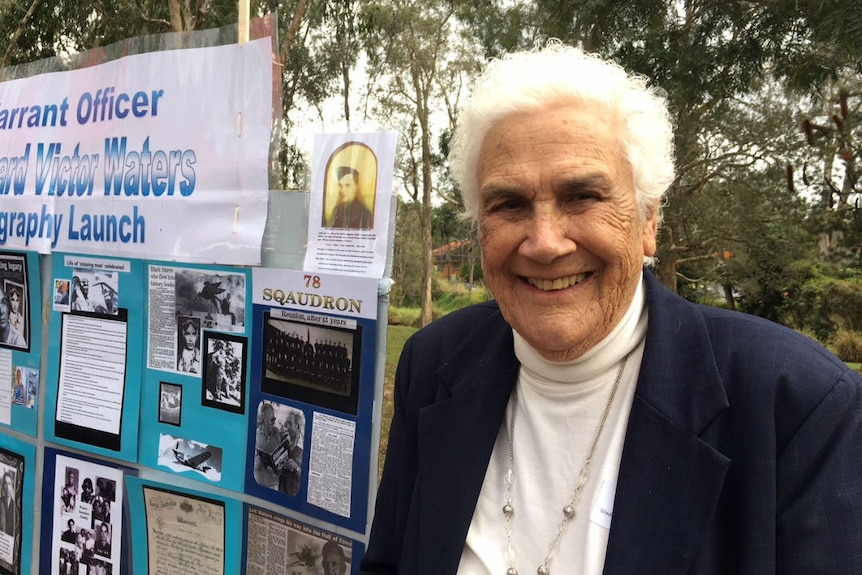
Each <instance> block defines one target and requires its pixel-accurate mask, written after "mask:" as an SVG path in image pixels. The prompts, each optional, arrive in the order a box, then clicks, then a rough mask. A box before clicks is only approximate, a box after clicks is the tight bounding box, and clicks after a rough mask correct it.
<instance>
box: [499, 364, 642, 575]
mask: <svg viewBox="0 0 862 575" xmlns="http://www.w3.org/2000/svg"><path fill="white" fill-rule="evenodd" d="M627 361H628V356H626V357H624V358H623V360H622V361H621V362H620V368H619V370H618V371H617V376H616V378H615V379H614V383H613V386H612V387H611V393H610V395H609V396H608V401H607V403H606V404H605V409H604V411H602V417H601V419H600V420H599V424H598V426H596V431H595V433H594V434H593V442H592V444H591V445H590V450H589V452H588V453H587V457H586V459H584V465H583V467H581V472H580V473H579V474H578V481H577V483H576V484H575V490H574V491H573V492H572V496H571V497H570V498H569V502H568V503H566V505H565V506H563V517H562V519H560V523H559V525H558V526H557V533H556V535H554V538H553V539H552V540H551V543H550V544H549V545H548V551H547V554H546V555H545V559H544V561H542V564H541V565H539V567H538V569H536V573H537V574H538V575H549V574H550V572H551V571H550V568H549V565H550V563H551V557H552V556H553V554H554V551H556V550H557V547H559V545H560V539H561V538H562V537H563V533H564V532H565V530H566V526H567V525H568V524H569V520H570V519H571V518H572V517H574V516H575V508H576V507H577V505H578V500H579V499H580V497H581V490H582V489H583V488H584V485H586V483H587V478H588V477H589V475H590V467H591V465H592V463H593V455H594V454H595V451H596V444H598V442H599V436H601V434H602V429H604V427H605V422H606V421H607V420H608V414H609V413H610V411H611V405H612V404H613V402H614V396H615V395H616V394H617V388H618V387H619V386H620V380H621V379H622V377H623V371H624V370H625V368H626V362H627ZM517 412H518V388H517V386H516V387H515V389H513V390H512V414H511V417H510V419H509V463H508V465H507V467H506V503H505V504H504V505H503V516H504V517H505V518H506V564H507V569H506V575H518V570H517V569H515V565H514V563H515V550H514V545H513V543H512V532H513V527H512V519H513V517H514V515H515V508H514V507H513V506H512V484H513V483H514V481H515V415H516V414H517Z"/></svg>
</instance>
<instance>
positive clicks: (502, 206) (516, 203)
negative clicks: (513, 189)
mask: <svg viewBox="0 0 862 575" xmlns="http://www.w3.org/2000/svg"><path fill="white" fill-rule="evenodd" d="M526 205H527V202H526V200H523V199H520V198H511V199H507V200H501V201H499V202H496V203H495V204H493V205H491V209H490V210H489V211H490V212H491V213H494V212H514V211H518V210H521V209H523V208H525V207H526Z"/></svg>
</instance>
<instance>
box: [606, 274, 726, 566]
mask: <svg viewBox="0 0 862 575" xmlns="http://www.w3.org/2000/svg"><path fill="white" fill-rule="evenodd" d="M646 279H647V302H648V305H649V327H648V328H647V335H646V347H645V349H644V359H643V362H642V364H641V371H640V376H639V379H638V386H637V390H636V392H635V399H634V403H633V405H632V411H631V415H630V417H629V424H628V429H627V431H626V439H625V445H624V447H623V455H622V460H621V463H620V475H619V479H618V482H617V492H616V498H615V501H614V514H613V519H612V522H611V530H610V535H609V540H608V549H607V555H606V559H605V570H604V572H605V574H608V575H611V574H614V575H623V574H625V575H628V574H630V573H662V575H675V574H680V575H682V574H685V573H687V572H688V571H689V569H690V568H691V565H692V564H693V561H694V558H695V557H696V555H697V552H698V550H699V548H700V546H701V544H702V541H703V538H704V535H705V533H706V529H707V527H708V524H709V521H710V519H711V518H712V516H713V514H714V512H715V508H716V506H717V504H718V499H719V496H720V493H721V489H722V486H723V483H724V478H725V475H726V473H727V470H728V468H729V466H730V463H731V462H730V459H728V458H727V457H726V456H724V455H723V454H721V453H719V452H718V451H716V450H715V449H714V448H712V447H711V446H709V445H708V444H707V443H705V442H704V441H702V440H701V439H700V437H699V436H700V434H701V433H703V432H704V430H705V429H706V428H707V427H708V425H709V424H710V422H712V421H713V420H714V419H715V418H716V417H717V416H718V414H719V413H721V412H722V411H723V410H724V409H726V408H727V406H728V402H727V397H726V395H725V393H724V387H723V385H722V382H721V378H720V376H719V373H718V369H717V367H716V365H715V361H714V359H713V357H714V355H713V351H712V343H711V342H710V340H709V336H708V332H707V329H706V325H705V324H704V322H703V319H702V317H701V316H700V314H698V313H697V311H696V308H695V307H694V306H693V305H691V304H689V303H687V302H685V301H684V300H682V299H681V298H678V297H677V296H675V295H673V294H671V293H670V292H669V291H667V290H665V289H664V288H663V287H661V286H660V285H659V283H658V281H657V280H656V279H655V278H654V277H653V276H652V275H651V274H649V273H647V274H646ZM683 351H684V353H682V352H683Z"/></svg>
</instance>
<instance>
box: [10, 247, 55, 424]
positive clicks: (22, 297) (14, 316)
mask: <svg viewBox="0 0 862 575" xmlns="http://www.w3.org/2000/svg"><path fill="white" fill-rule="evenodd" d="M40 272H41V270H40V269H39V254H37V253H36V252H13V251H6V250H0V291H2V293H0V299H2V300H3V302H4V303H0V308H2V309H0V366H3V367H2V372H0V385H4V386H8V387H6V389H11V390H12V398H11V409H10V411H9V414H8V415H9V419H8V421H7V420H6V418H5V416H4V417H0V425H2V426H5V427H11V428H12V429H15V430H17V431H20V432H22V433H26V434H27V435H30V436H33V437H36V435H37V433H38V414H39V401H40V396H42V395H43V394H44V381H45V378H44V374H42V373H40V364H41V362H42V321H41V318H42V279H41V277H42V274H41V273H40ZM7 368H8V369H7Z"/></svg>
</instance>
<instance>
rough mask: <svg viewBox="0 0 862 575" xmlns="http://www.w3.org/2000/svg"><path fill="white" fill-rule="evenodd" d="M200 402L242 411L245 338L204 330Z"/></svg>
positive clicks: (244, 386) (244, 380)
mask: <svg viewBox="0 0 862 575" xmlns="http://www.w3.org/2000/svg"><path fill="white" fill-rule="evenodd" d="M203 349H204V364H203V374H202V380H203V385H202V386H201V404H202V405H205V406H207V407H214V408H216V409H222V410H224V411H230V412H233V413H245V403H246V371H247V367H248V338H246V337H242V336H238V335H236V334H231V333H219V332H213V331H205V332H204V339H203Z"/></svg>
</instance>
